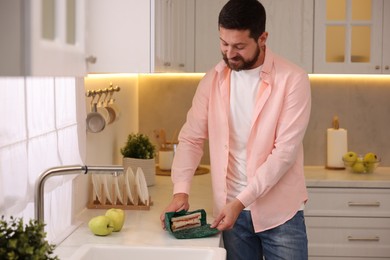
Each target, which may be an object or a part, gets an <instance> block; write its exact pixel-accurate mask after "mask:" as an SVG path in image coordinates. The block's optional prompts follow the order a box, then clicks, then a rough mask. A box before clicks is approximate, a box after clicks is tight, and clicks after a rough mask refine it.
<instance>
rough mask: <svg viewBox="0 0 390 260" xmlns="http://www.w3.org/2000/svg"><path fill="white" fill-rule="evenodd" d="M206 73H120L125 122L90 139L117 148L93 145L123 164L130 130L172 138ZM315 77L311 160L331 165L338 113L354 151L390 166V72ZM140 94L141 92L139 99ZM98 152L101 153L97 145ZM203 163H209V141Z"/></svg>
mask: <svg viewBox="0 0 390 260" xmlns="http://www.w3.org/2000/svg"><path fill="white" fill-rule="evenodd" d="M202 76H203V74H183V73H180V74H139V75H138V76H135V77H136V79H133V78H132V80H130V81H129V80H127V79H126V76H120V78H119V79H120V80H121V82H122V83H121V84H122V85H121V87H123V88H127V87H128V88H130V89H131V91H130V92H129V91H128V92H127V93H128V94H125V93H121V97H120V98H118V100H120V101H119V103H121V104H122V105H126V106H127V108H124V107H123V108H122V113H123V114H124V116H123V118H121V119H120V121H122V122H120V121H118V125H117V126H115V127H113V128H115V129H116V130H113V129H108V131H107V132H106V133H103V134H97V135H94V136H89V137H88V143H89V144H90V142H92V141H93V142H96V140H100V141H98V143H99V144H101V143H102V142H103V140H104V139H106V142H107V140H115V144H114V147H106V148H105V146H101V145H100V146H97V145H96V144H94V145H93V147H94V148H95V149H96V148H98V149H100V151H103V152H105V153H106V154H107V155H108V156H110V158H111V160H112V161H113V162H115V163H118V162H120V161H121V155H120V154H119V150H118V148H119V147H118V146H120V144H121V143H123V142H124V141H125V139H124V138H125V134H126V133H127V132H130V131H132V130H133V131H137V130H138V131H139V132H141V133H144V134H147V135H148V136H149V137H151V139H152V141H155V140H154V138H153V136H154V134H153V130H154V129H159V128H164V129H165V130H166V132H167V137H168V140H169V138H172V136H173V135H174V133H175V132H176V131H178V130H180V128H181V126H182V125H183V123H184V122H185V119H186V114H187V111H188V109H189V108H190V107H191V102H192V97H193V95H194V93H195V91H196V88H197V85H198V82H199V80H200V79H201V78H202ZM131 77H133V76H131ZM115 80H116V78H115V76H109V77H107V78H106V79H101V80H100V81H103V82H104V84H102V83H96V82H95V81H96V80H95V79H93V80H91V79H88V80H86V82H85V84H86V88H87V89H91V88H92V89H93V88H96V86H98V87H99V88H100V87H103V86H104V85H105V84H109V82H110V81H115ZM310 81H311V87H312V113H311V119H310V123H309V126H308V129H307V132H306V136H305V138H304V150H305V164H306V165H319V166H322V165H325V163H326V129H327V128H330V127H332V119H333V116H334V115H338V117H339V119H340V127H342V128H345V129H347V130H348V149H349V150H354V151H356V152H358V153H366V152H369V151H372V152H375V153H377V154H378V155H379V156H380V157H381V158H382V164H381V165H382V166H390V149H389V147H390V138H389V134H388V133H390V102H389V100H390V76H388V75H385V76H378V75H372V76H371V75H354V76H348V75H310ZM92 84H94V86H92ZM99 84H100V85H99ZM114 84H115V83H114ZM136 86H138V88H137V87H136ZM129 93H130V94H129ZM126 95H129V96H126ZM135 95H138V99H137V100H136V101H135V99H136V96H135ZM127 113H131V114H132V115H131V116H130V115H126V114H127ZM125 120H126V121H125ZM119 125H120V126H119ZM105 131H106V130H105ZM117 131H120V133H118V132H117ZM103 136H104V138H102V137H103ZM111 146H112V145H111ZM89 147H90V146H89ZM89 151H91V150H90V148H89ZM94 153H97V152H96V150H95V152H94ZM201 163H202V164H208V163H209V155H208V149H207V143H206V146H205V154H204V156H203V159H202V162H201Z"/></svg>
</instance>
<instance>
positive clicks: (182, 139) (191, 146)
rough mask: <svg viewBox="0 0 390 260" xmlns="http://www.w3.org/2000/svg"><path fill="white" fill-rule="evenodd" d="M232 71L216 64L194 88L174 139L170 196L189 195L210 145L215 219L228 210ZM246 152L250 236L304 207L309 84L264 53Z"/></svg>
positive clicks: (298, 71) (289, 65)
mask: <svg viewBox="0 0 390 260" xmlns="http://www.w3.org/2000/svg"><path fill="white" fill-rule="evenodd" d="M230 72H231V70H230V69H229V68H228V67H227V66H226V65H225V63H224V61H221V62H220V63H219V64H218V65H217V66H216V67H215V68H213V69H212V70H210V71H209V72H208V73H206V75H205V76H204V78H203V79H202V80H201V81H200V83H199V86H198V88H197V91H196V93H195V96H194V99H193V102H192V107H191V109H190V110H189V112H188V114H187V121H186V123H185V124H184V126H183V128H182V129H181V132H180V135H179V145H178V147H177V150H176V154H175V158H174V162H173V166H172V181H173V184H174V191H173V192H174V193H181V192H182V193H188V194H189V193H190V187H191V180H192V178H193V176H194V172H195V170H196V168H197V166H198V165H199V162H200V159H201V157H202V155H203V143H204V140H205V139H209V146H210V162H211V163H210V165H211V179H212V187H213V205H214V212H213V215H214V217H216V216H217V215H218V214H219V213H220V211H221V209H222V208H223V207H224V205H225V204H226V198H227V190H226V174H227V166H228V158H229V123H228V118H229V89H230V86H229V85H230ZM260 76H261V78H262V83H261V86H260V88H259V92H258V95H257V98H256V105H255V109H254V113H253V118H252V124H251V132H250V135H249V139H248V146H247V149H246V150H247V165H246V168H247V169H246V172H247V182H248V185H247V187H246V188H245V189H244V190H243V191H242V192H241V193H240V194H239V195H238V196H237V198H238V199H239V200H240V201H241V202H242V203H243V205H244V206H245V207H248V208H249V209H250V210H251V215H252V220H253V225H254V229H255V231H256V232H260V231H264V230H267V229H270V228H273V227H276V226H279V225H281V224H283V223H284V222H286V221H287V220H289V219H290V218H292V217H293V216H294V215H295V214H296V212H297V211H298V210H299V209H300V207H301V205H302V203H304V202H305V201H306V200H307V191H306V185H305V178H304V172H303V145H302V140H303V137H304V134H305V130H306V127H307V124H308V122H309V117H310V106H311V96H310V95H311V94H310V82H309V78H308V76H307V74H306V72H305V71H304V70H302V69H301V68H299V67H297V66H295V65H293V64H292V63H290V62H288V61H286V60H284V59H283V58H281V57H279V56H277V55H275V54H273V53H272V51H271V50H270V49H269V48H267V50H266V55H265V60H264V64H263V68H262V71H261V72H260Z"/></svg>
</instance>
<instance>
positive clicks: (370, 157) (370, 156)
mask: <svg viewBox="0 0 390 260" xmlns="http://www.w3.org/2000/svg"><path fill="white" fill-rule="evenodd" d="M377 160H378V157H377V156H376V154H375V153H366V155H364V158H363V161H364V162H365V163H374V162H376V161H377Z"/></svg>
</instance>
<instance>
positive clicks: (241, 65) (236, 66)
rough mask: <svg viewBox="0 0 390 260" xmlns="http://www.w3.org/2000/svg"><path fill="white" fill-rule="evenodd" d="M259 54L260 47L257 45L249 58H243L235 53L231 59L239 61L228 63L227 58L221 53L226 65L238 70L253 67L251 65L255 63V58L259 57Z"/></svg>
mask: <svg viewBox="0 0 390 260" xmlns="http://www.w3.org/2000/svg"><path fill="white" fill-rule="evenodd" d="M259 56H260V48H259V47H258V46H257V48H256V52H255V55H253V57H252V58H251V59H249V60H244V58H243V57H242V56H241V55H239V54H237V55H236V56H235V57H234V58H232V59H231V60H233V61H240V62H239V63H234V64H232V63H229V59H228V58H227V56H226V54H224V53H222V58H223V60H224V61H225V63H226V65H227V66H228V67H229V68H230V69H232V70H235V71H240V70H249V69H251V68H252V67H253V65H255V64H256V62H257V60H258V59H259Z"/></svg>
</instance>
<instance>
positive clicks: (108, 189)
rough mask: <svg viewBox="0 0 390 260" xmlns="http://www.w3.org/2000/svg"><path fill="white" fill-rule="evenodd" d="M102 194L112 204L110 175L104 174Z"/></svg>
mask: <svg viewBox="0 0 390 260" xmlns="http://www.w3.org/2000/svg"><path fill="white" fill-rule="evenodd" d="M103 176H104V193H105V195H106V199H107V200H108V202H110V203H113V202H112V198H111V193H112V176H111V174H104V175H103Z"/></svg>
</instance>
